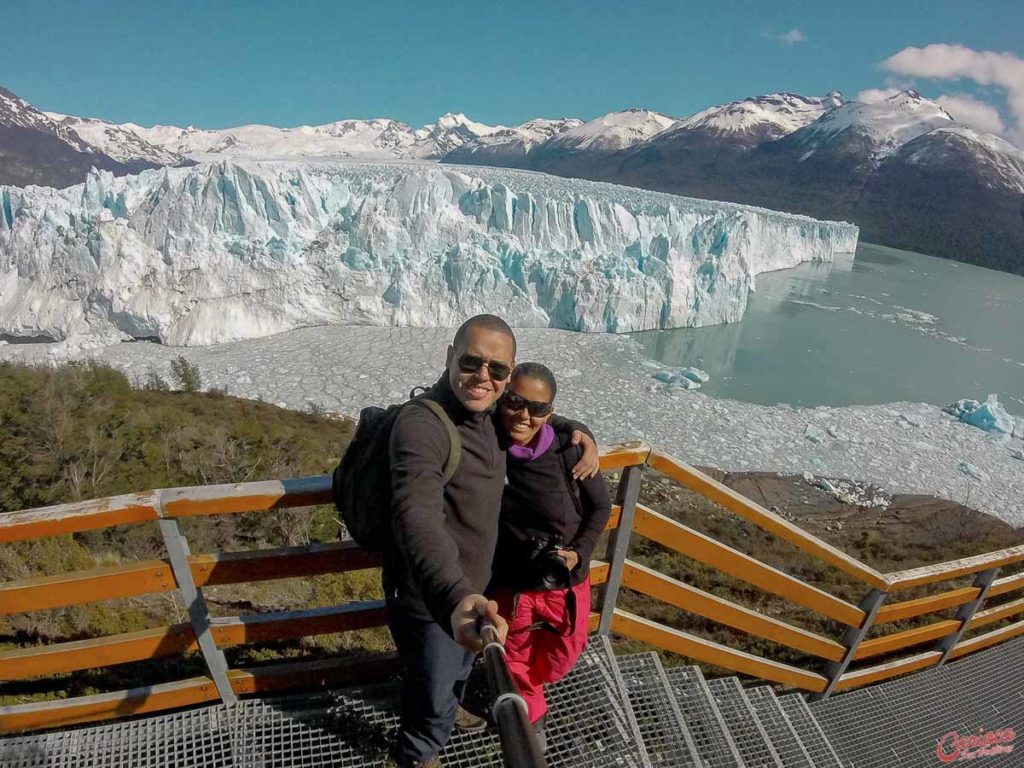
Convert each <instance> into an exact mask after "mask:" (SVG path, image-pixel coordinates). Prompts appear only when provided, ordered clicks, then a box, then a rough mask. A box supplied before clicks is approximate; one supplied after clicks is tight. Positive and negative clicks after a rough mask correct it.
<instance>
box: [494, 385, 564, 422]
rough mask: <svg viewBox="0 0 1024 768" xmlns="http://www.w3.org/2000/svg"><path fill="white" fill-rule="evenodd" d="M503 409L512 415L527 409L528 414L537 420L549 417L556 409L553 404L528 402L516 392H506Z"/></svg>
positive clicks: (503, 396)
mask: <svg viewBox="0 0 1024 768" xmlns="http://www.w3.org/2000/svg"><path fill="white" fill-rule="evenodd" d="M501 407H502V408H504V409H505V410H506V411H509V412H510V413H517V412H519V411H521V410H523V408H525V409H526V412H527V413H529V414H530V415H531V416H533V417H534V418H535V419H539V418H541V417H542V416H547V415H548V414H549V413H551V411H553V410H554V408H555V407H554V405H552V404H551V403H545V402H541V401H540V400H527V399H526V398H525V397H522V396H521V395H517V394H516V393H515V392H505V394H503V395H502V396H501Z"/></svg>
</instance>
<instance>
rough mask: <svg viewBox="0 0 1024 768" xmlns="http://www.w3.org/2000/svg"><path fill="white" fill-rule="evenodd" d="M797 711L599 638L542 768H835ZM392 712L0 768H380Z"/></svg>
mask: <svg viewBox="0 0 1024 768" xmlns="http://www.w3.org/2000/svg"><path fill="white" fill-rule="evenodd" d="M791 698H793V697H782V698H781V699H778V700H777V699H776V698H775V694H774V693H773V692H772V691H771V690H770V689H769V688H767V687H762V688H760V689H756V690H753V691H752V690H745V689H744V688H743V687H742V686H741V685H740V684H739V681H738V680H737V679H736V678H722V679H718V680H711V681H707V680H705V679H704V676H703V674H701V671H700V670H699V669H698V668H696V667H674V668H671V669H668V670H666V669H665V668H664V667H663V666H662V664H661V661H660V659H659V658H658V656H657V654H655V653H639V654H631V655H626V656H620V657H616V656H615V655H614V654H613V653H612V651H611V646H610V644H609V642H608V640H607V639H606V638H594V639H593V641H592V642H591V644H590V647H589V648H588V649H587V651H586V652H585V653H584V655H583V657H582V658H581V659H580V662H579V663H578V664H577V667H576V669H575V670H573V672H572V674H570V675H569V677H568V678H566V679H565V680H564V681H563V682H561V683H559V684H558V685H555V686H553V687H552V689H551V692H550V696H549V700H550V710H549V714H548V719H547V734H548V745H549V751H548V754H547V757H548V762H549V765H550V766H552V768H556V767H562V766H564V767H566V768H568V767H569V766H587V767H593V768H605V767H607V768H677V767H678V768H717V767H718V766H723V767H725V766H730V767H734V768H745V767H748V768H755V767H757V768H760V767H762V766H764V767H766V768H769V767H770V768H775V767H777V766H785V767H787V768H788V766H790V765H793V766H829V768H831V766H834V765H836V766H838V765H840V764H839V762H838V760H837V759H835V753H834V752H832V751H831V748H830V747H829V746H828V742H827V740H825V738H824V736H823V734H822V733H821V731H820V729H818V730H814V727H815V724H814V723H813V716H811V714H810V711H809V710H808V709H807V707H806V705H805V704H804V703H803V700H802V699H793V701H795V702H796V704H795V705H790V706H795V707H796V708H797V709H798V711H799V716H800V717H801V718H803V720H801V723H800V725H799V727H797V724H796V723H795V722H792V721H791V718H790V715H788V714H787V713H786V710H785V707H784V706H783V705H781V704H780V702H781V703H783V704H785V703H787V702H788V701H789V700H790V699H791ZM396 703H397V686H396V685H395V684H394V683H381V684H377V685H367V686H361V687H357V688H348V689H344V690H338V691H330V692H326V693H317V694H312V695H305V696H286V697H279V698H271V699H251V700H245V701H241V702H239V703H237V704H236V705H234V706H233V707H226V706H209V707H203V708H198V709H190V710H184V711H181V712H175V713H172V714H165V715H160V716H155V717H148V718H136V719H133V720H127V721H123V722H117V723H112V724H107V725H100V726H91V727H84V728H75V729H69V730H64V731H54V732H49V733H45V734H35V735H29V736H22V737H12V738H7V739H3V740H0V768H186V767H189V768H190V767H195V768H200V767H202V768H293V767H294V768H298V766H303V768H306V767H310V768H312V767H313V766H333V767H335V768H379V767H383V766H385V765H386V759H385V750H386V747H387V743H388V739H389V734H390V732H391V730H392V729H393V728H394V727H395V725H396V722H397V721H396V716H395V708H396ZM800 705H803V706H802V708H801V706H800ZM808 720H810V721H811V723H810V725H808V723H807V721H808ZM804 733H810V734H811V735H812V736H813V738H814V741H813V742H812V743H808V742H807V740H806V739H805V736H804ZM821 755H824V756H825V758H826V759H824V760H821V759H819V756H821ZM443 760H444V765H446V766H449V768H477V767H478V766H489V767H493V768H500V766H501V751H500V746H499V742H498V737H497V733H496V732H495V731H494V730H493V729H489V730H488V731H487V732H486V733H485V734H483V735H480V734H458V733H457V734H455V735H454V736H453V738H452V740H451V742H450V743H449V745H448V747H447V748H446V750H445V753H444V755H443Z"/></svg>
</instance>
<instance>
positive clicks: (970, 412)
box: [942, 394, 1015, 435]
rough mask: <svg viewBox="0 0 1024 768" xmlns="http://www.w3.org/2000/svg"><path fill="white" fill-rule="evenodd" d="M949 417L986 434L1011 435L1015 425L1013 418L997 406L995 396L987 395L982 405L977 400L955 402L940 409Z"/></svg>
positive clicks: (997, 402)
mask: <svg viewBox="0 0 1024 768" xmlns="http://www.w3.org/2000/svg"><path fill="white" fill-rule="evenodd" d="M942 410H943V411H945V412H946V413H948V414H950V415H951V416H956V417H957V418H958V419H960V421H962V422H963V423H964V424H970V425H971V426H974V427H977V428H978V429H983V430H985V431H986V432H999V433H1002V434H1004V435H1012V434H1013V432H1014V428H1015V424H1014V420H1013V417H1012V416H1010V414H1008V413H1007V412H1006V409H1005V408H1003V406H1001V405H1000V404H999V398H998V397H996V395H994V394H992V395H989V396H988V397H987V398H986V399H985V402H984V403H979V402H978V401H977V400H968V399H964V400H957V401H956V402H955V403H953V404H952V405H947V406H946V407H945V408H943V409H942Z"/></svg>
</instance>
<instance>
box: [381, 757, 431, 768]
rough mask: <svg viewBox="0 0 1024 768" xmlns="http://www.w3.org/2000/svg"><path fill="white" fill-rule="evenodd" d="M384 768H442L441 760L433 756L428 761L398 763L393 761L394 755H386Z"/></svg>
mask: <svg viewBox="0 0 1024 768" xmlns="http://www.w3.org/2000/svg"><path fill="white" fill-rule="evenodd" d="M384 768H444V763H442V762H441V758H440V757H438V756H437V755H434V756H433V757H432V758H430V759H429V760H413V761H412V762H411V763H400V762H398V761H397V760H395V758H394V755H390V754H389V755H388V759H387V761H386V762H385V763H384Z"/></svg>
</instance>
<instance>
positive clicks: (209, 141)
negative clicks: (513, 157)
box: [122, 114, 502, 161]
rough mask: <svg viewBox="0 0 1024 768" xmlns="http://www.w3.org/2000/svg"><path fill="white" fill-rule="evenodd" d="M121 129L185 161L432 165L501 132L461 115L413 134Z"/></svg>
mask: <svg viewBox="0 0 1024 768" xmlns="http://www.w3.org/2000/svg"><path fill="white" fill-rule="evenodd" d="M122 127H123V128H125V129H127V130H129V131H131V132H133V133H134V134H136V135H137V136H139V137H140V138H141V139H143V140H144V141H146V142H148V143H150V144H153V145H156V146H158V147H161V148H163V149H165V150H166V151H168V152H171V153H174V154H176V155H181V156H182V157H187V158H189V159H190V160H196V161H207V160H220V159H223V158H226V157H229V158H238V159H241V158H248V159H262V160H267V159H278V160H287V159H296V160H297V159H304V160H311V159H318V158H320V159H327V158H352V159H360V160H381V159H390V160H400V159H404V160H436V159H439V158H441V157H443V156H444V155H446V154H448V153H449V152H451V151H453V150H455V149H458V148H459V147H461V146H462V145H463V144H465V143H466V142H467V141H471V140H472V139H475V138H477V137H480V136H488V135H490V134H492V133H494V132H496V131H499V130H502V128H501V127H500V126H498V127H494V126H489V125H484V124H483V123H477V122H475V121H473V120H470V119H469V118H467V117H466V116H465V115H462V114H446V115H443V116H442V117H440V118H438V120H437V122H436V123H433V124H431V125H425V126H423V127H422V128H418V129H414V128H411V127H410V126H408V125H406V124H405V123H402V122H400V121H398V120H391V119H386V118H380V119H373V120H338V121H336V122H333V123H326V124H325V125H313V126H310V125H302V126H299V127H297V128H276V127H274V126H270V125H243V126H239V127H237V128H225V129H221V130H203V129H199V128H193V127H189V128H176V127H173V126H154V127H153V128H142V127H140V126H137V125H132V124H126V125H124V126H122Z"/></svg>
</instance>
